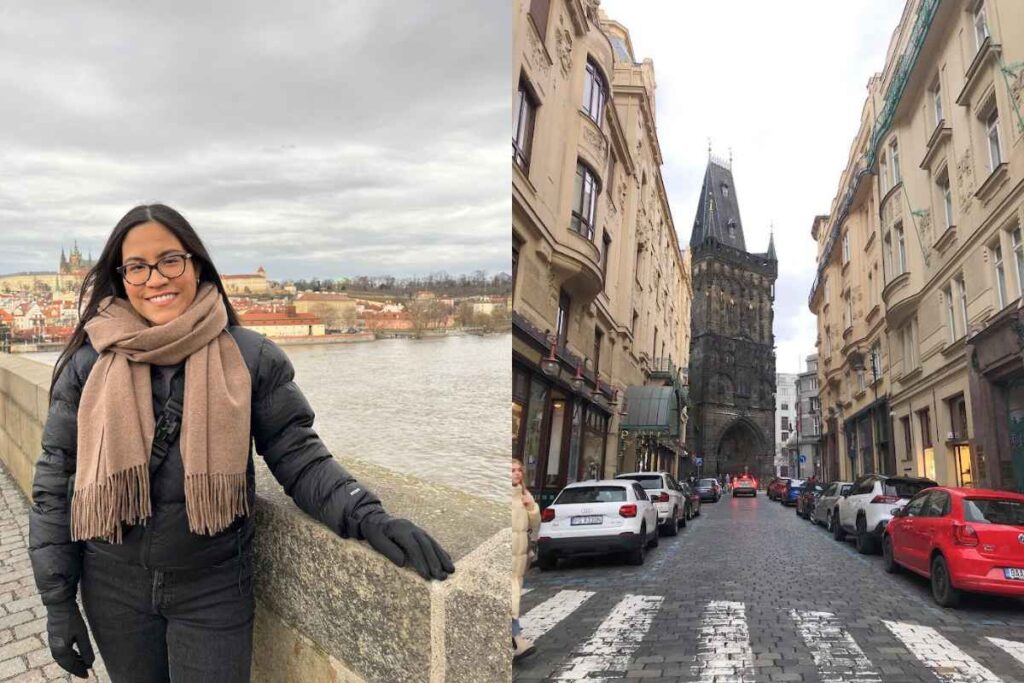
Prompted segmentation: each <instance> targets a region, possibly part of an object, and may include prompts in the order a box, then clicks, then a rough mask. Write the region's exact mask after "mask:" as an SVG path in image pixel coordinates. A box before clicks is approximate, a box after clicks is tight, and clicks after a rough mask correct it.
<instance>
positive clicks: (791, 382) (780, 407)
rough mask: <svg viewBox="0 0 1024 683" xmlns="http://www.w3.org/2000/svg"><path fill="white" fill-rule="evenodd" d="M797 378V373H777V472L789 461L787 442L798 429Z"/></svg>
mask: <svg viewBox="0 0 1024 683" xmlns="http://www.w3.org/2000/svg"><path fill="white" fill-rule="evenodd" d="M796 378H797V376H796V375H795V374H791V373H786V372H779V373H776V375H775V472H776V473H778V472H779V471H780V470H779V468H780V467H781V466H783V465H787V464H788V463H789V458H788V457H787V455H786V442H787V441H789V437H790V436H791V435H792V434H793V432H795V431H796V411H797V396H796Z"/></svg>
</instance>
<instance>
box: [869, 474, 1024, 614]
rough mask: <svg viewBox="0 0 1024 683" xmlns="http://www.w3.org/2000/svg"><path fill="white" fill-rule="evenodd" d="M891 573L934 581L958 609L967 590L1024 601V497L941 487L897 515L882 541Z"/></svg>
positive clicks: (946, 602)
mask: <svg viewBox="0 0 1024 683" xmlns="http://www.w3.org/2000/svg"><path fill="white" fill-rule="evenodd" d="M882 557H883V562H884V564H885V570H886V571H887V572H889V573H894V572H896V571H898V570H899V568H900V567H905V568H907V569H909V570H910V571H913V572H915V573H917V574H920V575H921V576H924V577H926V578H929V579H931V583H932V596H933V597H934V598H935V602H937V603H938V604H940V605H942V606H943V607H955V606H956V604H957V603H958V602H959V601H960V596H961V593H962V592H963V591H971V592H978V593H993V594H995V595H1004V596H1007V597H1024V495H1021V494H1019V493H1012V492H1009V491H993V490H989V489H969V488H948V487H944V486H936V487H932V488H930V489H925V490H924V491H921V492H920V493H918V494H917V495H916V496H914V497H913V498H912V499H911V501H910V502H909V503H907V504H906V506H905V507H903V508H900V509H899V511H898V512H897V511H894V513H893V518H892V520H890V522H889V524H888V526H886V528H885V533H884V535H883V537H882Z"/></svg>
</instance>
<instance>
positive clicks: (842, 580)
mask: <svg viewBox="0 0 1024 683" xmlns="http://www.w3.org/2000/svg"><path fill="white" fill-rule="evenodd" d="M881 564H882V563H881V557H880V556H863V555H859V554H857V552H856V551H855V550H854V549H853V546H852V545H851V544H850V542H845V543H837V542H836V541H834V540H833V539H832V537H831V535H829V534H828V533H827V532H826V531H825V530H824V529H822V528H820V527H815V526H814V525H812V524H811V523H810V522H807V521H804V520H803V519H801V518H799V517H797V516H796V515H795V514H794V512H793V508H784V507H782V506H781V505H780V504H778V503H774V502H770V501H769V500H768V499H767V498H765V497H764V495H763V494H759V495H758V496H757V497H756V498H736V499H734V498H731V497H723V498H722V500H721V501H720V502H719V503H717V504H706V505H704V506H703V511H702V514H701V516H700V517H698V518H697V519H695V520H693V521H691V522H690V523H689V525H688V526H687V528H685V529H680V533H679V536H677V537H675V538H667V537H662V538H661V542H660V546H659V547H658V548H656V549H652V550H651V551H650V552H649V553H648V555H647V562H646V564H644V565H643V566H642V567H632V566H628V565H626V564H623V563H622V561H621V560H617V559H609V560H603V559H602V560H596V561H584V560H576V561H572V562H571V563H567V562H565V561H563V562H562V563H560V565H559V567H558V569H556V570H553V571H549V572H540V571H539V570H537V569H531V570H530V572H529V573H528V574H527V577H526V582H525V586H526V593H525V595H524V596H523V600H522V613H523V618H522V624H523V627H524V630H525V633H526V635H527V636H529V637H535V638H536V646H537V653H536V654H534V655H532V656H530V657H528V658H527V659H525V660H524V661H522V662H520V663H517V665H516V668H515V673H516V680H520V681H534V680H583V679H585V680H588V681H589V680H634V679H650V680H656V681H702V682H703V681H708V682H711V681H744V682H746V681H751V682H753V681H769V682H774V681H859V682H864V681H892V682H893V683H896V682H899V681H936V680H941V681H963V682H973V681H1007V682H1009V681H1018V682H1024V601H1022V600H1012V599H1001V598H992V597H987V596H966V597H965V599H964V601H963V604H962V605H961V607H960V608H959V609H957V610H946V609H942V608H940V607H938V606H936V605H935V603H934V602H932V599H931V593H930V590H929V586H928V582H927V581H925V580H924V579H921V578H919V577H916V576H913V575H908V574H906V573H900V574H896V575H889V574H886V573H885V572H884V571H883V570H882V566H881Z"/></svg>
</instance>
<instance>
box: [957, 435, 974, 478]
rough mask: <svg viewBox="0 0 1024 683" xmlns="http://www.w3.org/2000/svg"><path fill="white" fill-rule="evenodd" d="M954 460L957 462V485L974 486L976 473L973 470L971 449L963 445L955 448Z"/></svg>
mask: <svg viewBox="0 0 1024 683" xmlns="http://www.w3.org/2000/svg"><path fill="white" fill-rule="evenodd" d="M953 459H954V460H955V461H956V485H957V486H966V487H972V486H974V472H973V471H972V470H971V448H970V446H966V445H961V446H955V447H954V448H953Z"/></svg>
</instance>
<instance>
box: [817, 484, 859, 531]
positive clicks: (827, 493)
mask: <svg viewBox="0 0 1024 683" xmlns="http://www.w3.org/2000/svg"><path fill="white" fill-rule="evenodd" d="M851 486H853V482H850V481H834V482H832V483H831V484H829V485H828V486H826V487H825V490H824V491H823V492H822V494H821V496H820V497H819V498H818V502H817V503H815V504H814V512H813V515H812V517H811V521H813V522H814V523H815V524H819V525H821V526H824V527H827V528H828V530H829V531H832V529H833V527H832V525H833V524H834V523H835V522H834V521H833V520H834V519H839V517H838V516H837V514H836V510H837V509H838V508H839V501H840V500H842V498H843V494H846V493H849V492H850V487H851Z"/></svg>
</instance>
